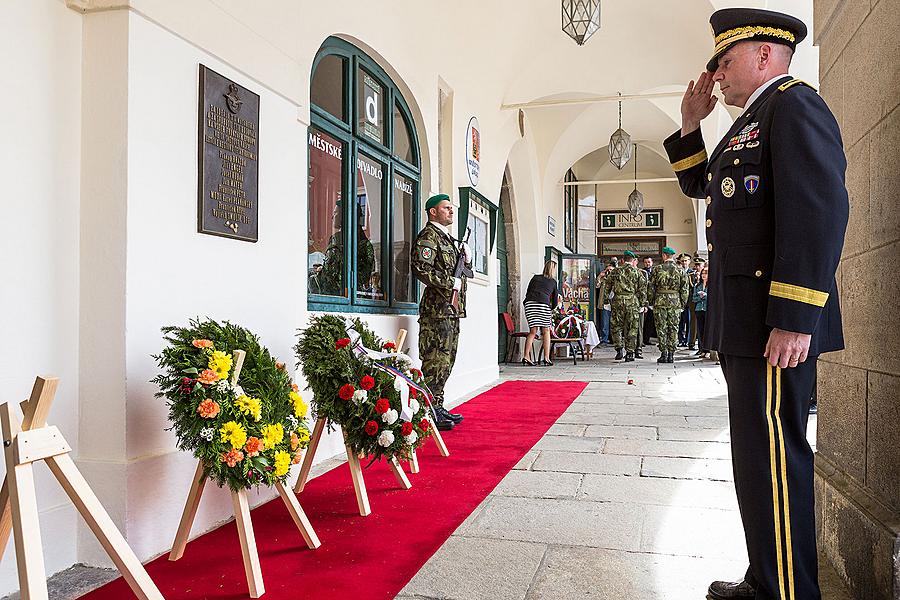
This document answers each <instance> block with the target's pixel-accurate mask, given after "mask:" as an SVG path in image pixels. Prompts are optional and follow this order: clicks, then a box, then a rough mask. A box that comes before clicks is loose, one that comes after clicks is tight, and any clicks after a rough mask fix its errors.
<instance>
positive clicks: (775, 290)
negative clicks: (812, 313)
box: [769, 281, 828, 308]
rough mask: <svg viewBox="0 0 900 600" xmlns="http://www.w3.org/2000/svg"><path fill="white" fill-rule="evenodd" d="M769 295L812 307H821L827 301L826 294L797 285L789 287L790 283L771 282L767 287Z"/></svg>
mask: <svg viewBox="0 0 900 600" xmlns="http://www.w3.org/2000/svg"><path fill="white" fill-rule="evenodd" d="M769 295H770V296H776V297H778V298H786V299H788V300H794V301H796V302H803V303H804V304H812V305H813V306H818V307H820V308H821V307H823V306H825V303H826V302H827V301H828V293H827V292H820V291H818V290H812V289H810V288H805V287H800V286H799V285H791V284H790V283H781V282H778V281H773V282H772V285H771V286H770V287H769Z"/></svg>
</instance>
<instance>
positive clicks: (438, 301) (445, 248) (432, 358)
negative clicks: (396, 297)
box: [410, 194, 472, 431]
mask: <svg viewBox="0 0 900 600" xmlns="http://www.w3.org/2000/svg"><path fill="white" fill-rule="evenodd" d="M425 212H426V213H427V214H428V223H426V224H425V227H423V228H422V231H420V232H419V235H418V236H416V242H415V244H413V247H412V256H411V261H410V262H411V264H412V270H413V273H414V274H415V276H416V279H418V280H419V281H421V282H422V283H424V284H425V293H424V294H422V302H421V303H420V304H419V358H420V359H422V375H423V376H424V377H425V381H426V382H427V383H428V387H429V388H431V393H432V394H433V395H434V404H433V406H434V412H435V417H436V418H437V421H436V424H437V427H438V429H440V430H441V431H448V430H450V429H453V427H454V426H455V425H459V424H460V423H461V422H462V420H463V416H462V415H460V414H454V413H451V412H449V411H448V410H447V409H445V408H444V385H445V384H446V383H447V379H448V378H449V377H450V371H452V370H453V363H454V362H456V347H457V345H458V343H459V320H460V319H462V318H464V317H465V316H466V279H465V277H461V278H460V277H454V275H453V273H454V270H455V268H456V263H457V261H458V260H459V253H460V252H463V253H464V254H465V262H466V265H467V266H470V267H471V264H472V257H471V254H470V251H469V247H468V246H467V245H466V244H465V243H457V242H456V240H454V239H453V236H452V235H450V226H451V225H452V224H453V204H452V203H451V202H450V196H448V195H447V194H438V195H436V196H432V197H431V198H429V199H428V201H427V202H426V203H425ZM454 290H456V291H457V292H459V310H456V309H454V308H453V306H451V304H450V302H451V298H452V296H453V292H454Z"/></svg>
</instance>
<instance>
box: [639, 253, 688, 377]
mask: <svg viewBox="0 0 900 600" xmlns="http://www.w3.org/2000/svg"><path fill="white" fill-rule="evenodd" d="M662 254H663V262H662V264H659V265H656V266H655V267H653V271H652V272H651V273H650V298H649V300H650V304H651V305H652V306H653V317H654V320H655V322H656V336H657V337H658V338H659V350H660V357H659V358H658V359H657V360H656V362H659V363H670V362H674V361H675V358H674V354H675V342H676V341H677V338H678V321H679V319H680V317H681V311H682V310H683V309H684V306H685V304H686V303H687V299H688V292H689V291H690V286H689V285H688V277H687V274H686V273H685V272H684V269H682V268H681V267H679V266H678V265H677V264H675V259H674V258H673V257H674V256H675V251H674V250H673V249H672V248H670V247H669V246H666V247H665V248H663V249H662Z"/></svg>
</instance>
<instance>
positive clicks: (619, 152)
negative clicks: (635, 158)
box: [609, 92, 632, 171]
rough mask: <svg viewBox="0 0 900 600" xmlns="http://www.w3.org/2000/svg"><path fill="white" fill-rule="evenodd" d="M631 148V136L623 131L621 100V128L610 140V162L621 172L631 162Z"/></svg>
mask: <svg viewBox="0 0 900 600" xmlns="http://www.w3.org/2000/svg"><path fill="white" fill-rule="evenodd" d="M619 95H620V96H621V95H622V94H621V92H620V93H619ZM631 148H632V144H631V136H630V135H629V134H628V132H627V131H625V130H624V129H622V101H621V100H619V128H618V129H616V131H615V133H613V134H612V135H611V136H610V138H609V162H611V163H612V164H613V165H614V166H615V167H616V168H617V169H619V170H620V171H621V170H622V167H624V166H625V165H626V164H627V163H628V161H629V160H631Z"/></svg>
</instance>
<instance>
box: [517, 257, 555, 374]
mask: <svg viewBox="0 0 900 600" xmlns="http://www.w3.org/2000/svg"><path fill="white" fill-rule="evenodd" d="M555 274H556V261H553V260H548V261H547V262H545V263H544V272H543V273H542V274H541V275H535V276H534V277H532V278H531V281H530V282H528V291H527V292H525V318H526V319H527V321H528V327H529V332H528V337H527V338H526V339H525V349H524V350H523V351H522V364H525V365H534V364H535V363H533V362H531V360H530V359H529V358H528V357H529V355H530V354H531V345H532V344H533V343H534V338H535V337H536V336H537V332H538V329H539V328H540V330H541V338H542V340H543V356H542V359H541V361H540V364H542V365H552V364H553V362H552V361H551V360H550V329H551V328H552V327H553V307H554V306H556V302H557V299H558V297H559V290H558V288H557V284H556V279H555V278H554V275H555Z"/></svg>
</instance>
